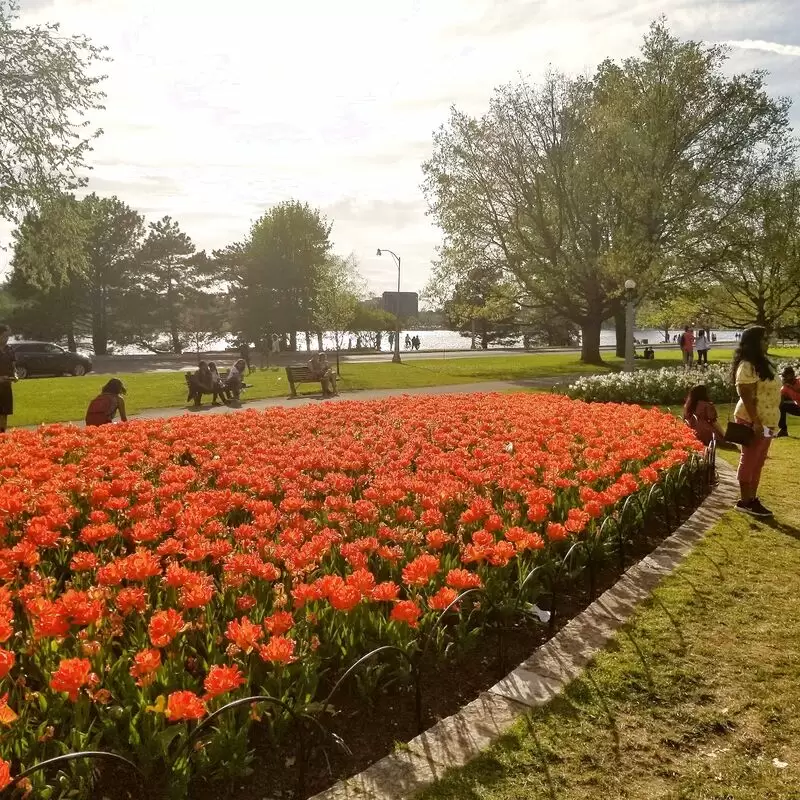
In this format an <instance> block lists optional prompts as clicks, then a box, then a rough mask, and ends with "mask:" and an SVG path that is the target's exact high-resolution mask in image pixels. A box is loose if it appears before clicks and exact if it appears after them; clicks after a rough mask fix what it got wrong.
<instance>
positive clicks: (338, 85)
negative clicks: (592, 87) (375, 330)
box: [0, 0, 798, 291]
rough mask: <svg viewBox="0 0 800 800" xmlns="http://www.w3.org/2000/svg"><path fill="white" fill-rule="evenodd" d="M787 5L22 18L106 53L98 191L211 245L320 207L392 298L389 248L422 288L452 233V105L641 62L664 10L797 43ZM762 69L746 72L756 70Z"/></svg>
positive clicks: (678, 26)
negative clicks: (448, 212) (383, 253)
mask: <svg viewBox="0 0 800 800" xmlns="http://www.w3.org/2000/svg"><path fill="white" fill-rule="evenodd" d="M790 2H791V0H784V1H783V2H780V0H726V1H725V2H724V3H723V2H720V0H503V1H502V2H495V0H433V1H431V0H428V1H427V2H424V0H394V2H392V3H387V2H375V0H339V1H338V2H336V3H331V2H329V1H328V0H292V2H291V3H286V2H283V0H226V2H225V3H221V4H220V3H212V2H211V0H52V1H51V2H48V0H22V9H23V14H24V15H26V18H27V19H28V20H30V21H43V20H49V21H58V22H61V23H62V25H63V28H64V30H66V31H68V32H81V33H86V34H88V35H90V36H91V37H92V38H93V39H94V40H95V41H96V42H97V43H99V44H106V45H108V46H109V49H110V54H111V55H112V56H113V58H114V61H113V63H111V64H110V65H108V73H109V79H108V81H107V85H106V91H107V94H108V99H107V102H106V106H107V110H106V111H105V112H103V114H102V115H101V117H100V118H99V119H98V120H97V122H98V124H100V125H102V127H103V128H104V130H105V135H104V136H103V137H102V138H101V139H100V140H99V141H98V142H97V145H96V148H95V151H94V153H93V154H92V164H93V167H94V169H93V171H92V173H91V183H90V189H96V190H97V191H98V192H99V193H104V194H110V193H115V194H117V195H118V196H119V197H121V198H122V199H124V200H126V201H127V202H129V203H130V204H131V205H133V206H135V207H137V208H139V209H141V210H146V211H147V215H148V218H149V219H155V218H157V217H160V216H163V215H164V214H169V215H171V216H173V217H174V218H176V219H177V220H179V221H180V222H181V223H182V224H183V227H184V228H185V229H186V230H187V232H188V233H189V234H190V235H191V236H192V237H193V238H194V239H195V241H196V242H197V244H198V245H199V246H200V247H205V248H216V247H221V246H224V245H225V244H227V243H229V242H230V241H233V240H235V239H238V238H240V237H242V236H243V235H244V234H245V233H246V231H247V230H248V228H249V226H250V224H251V222H252V220H253V219H255V218H256V217H258V216H259V215H260V213H261V212H262V211H263V210H264V209H265V208H266V207H268V206H269V205H270V204H273V203H275V202H278V201H280V200H283V199H288V198H292V197H293V198H297V199H300V200H303V201H308V202H309V203H312V204H314V205H317V206H319V207H320V208H321V209H322V210H323V211H324V212H325V213H327V214H328V215H329V216H330V218H331V219H332V220H333V221H334V229H333V238H334V241H335V244H336V247H337V249H338V250H339V251H341V252H342V253H349V252H351V251H353V252H355V253H356V255H357V256H358V257H359V259H360V260H361V263H362V267H363V269H364V272H365V274H366V275H367V277H368V278H369V280H370V284H371V287H372V288H373V289H374V290H376V291H383V290H385V289H391V288H392V286H393V284H394V281H395V280H396V273H395V271H394V265H393V263H391V262H390V261H389V260H387V259H385V258H384V259H380V258H377V257H376V256H375V249H376V248H377V247H390V248H392V249H394V250H396V251H397V252H398V253H399V254H400V255H401V256H402V258H403V289H406V290H421V289H422V288H423V286H424V284H425V281H426V279H427V275H428V272H429V267H430V262H431V259H432V258H433V256H434V249H435V246H436V244H437V243H438V241H439V238H440V237H439V234H438V232H437V231H436V230H435V229H434V228H433V227H432V226H431V224H430V220H429V219H428V218H427V217H426V216H425V204H424V201H423V198H422V195H421V192H420V188H419V187H420V183H421V181H422V174H421V170H420V164H421V161H422V160H423V159H424V158H426V157H427V155H428V154H429V153H430V147H431V134H432V132H433V130H434V129H435V128H437V127H438V126H439V125H441V124H442V123H443V122H444V121H445V120H446V119H447V116H448V113H449V106H450V105H451V104H456V105H458V106H459V107H460V108H463V109H464V110H466V111H468V112H471V113H480V112H481V111H482V110H483V109H484V108H485V107H486V104H487V101H488V99H489V97H490V95H491V93H492V91H493V88H494V87H495V86H497V85H499V84H502V83H505V82H508V81H513V80H515V79H516V77H517V75H518V74H519V73H520V72H522V73H529V74H531V75H533V76H536V75H539V74H541V73H542V72H543V71H544V70H545V69H546V68H547V67H548V65H553V66H554V67H556V68H560V69H563V70H565V71H567V72H573V73H574V72H584V71H591V69H592V68H593V67H594V66H595V65H596V64H597V63H598V61H600V60H601V59H602V58H604V57H606V56H612V57H615V58H619V57H624V56H627V55H630V54H632V53H633V52H635V50H636V48H637V47H638V44H639V42H640V41H641V37H642V35H643V34H644V32H645V30H646V28H647V26H648V24H649V23H650V21H651V20H652V19H654V18H655V17H657V16H658V15H659V14H660V13H662V12H663V13H665V14H666V15H667V16H668V19H669V22H670V23H671V24H672V25H673V26H674V29H675V31H676V32H677V33H678V34H679V35H681V36H686V37H692V38H695V39H703V40H709V39H714V40H720V39H726V40H730V41H732V42H736V43H738V45H739V46H741V44H742V41H756V37H758V41H759V42H760V40H762V39H763V41H764V42H767V43H768V42H769V40H770V39H774V38H787V37H790V35H791V28H792V26H794V28H795V29H797V28H798V25H797V23H796V22H795V21H794V15H793V12H792V9H791V7H790ZM745 37H748V38H747V39H745ZM797 38H798V37H795V39H797ZM784 47H790V46H788V45H786V46H784ZM773 52H775V51H773ZM753 57H756V52H755V51H751V52H749V53H747V54H746V56H745V54H742V55H741V57H740V58H741V59H745V60H744V61H742V62H741V63H745V64H746V65H747V68H752V66H758V65H759V64H752V63H751V60H750V59H751V58H753ZM773 58H774V56H773ZM732 63H733V64H734V66H736V64H737V63H739V62H737V57H736V56H734V58H732ZM770 63H772V62H770ZM737 68H738V67H737ZM0 241H5V236H4V235H3V234H2V232H0Z"/></svg>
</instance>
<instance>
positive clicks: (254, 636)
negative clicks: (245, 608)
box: [225, 617, 264, 653]
mask: <svg viewBox="0 0 800 800" xmlns="http://www.w3.org/2000/svg"><path fill="white" fill-rule="evenodd" d="M225 637H226V638H227V639H229V640H230V641H231V642H233V643H234V644H235V645H236V646H237V647H238V648H239V649H240V650H243V651H244V652H245V653H252V652H253V650H255V648H256V645H257V644H258V642H260V641H261V639H263V638H264V631H262V630H261V626H260V625H256V624H255V622H251V621H250V619H249V618H248V617H242V618H241V620H239V621H238V622H237V621H236V620H231V621H230V622H229V623H228V627H227V629H226V630H225Z"/></svg>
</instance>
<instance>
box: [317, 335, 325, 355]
mask: <svg viewBox="0 0 800 800" xmlns="http://www.w3.org/2000/svg"><path fill="white" fill-rule="evenodd" d="M323 347H324V345H323V344H322V331H317V349H318V350H319V351H320V352H322V349H323Z"/></svg>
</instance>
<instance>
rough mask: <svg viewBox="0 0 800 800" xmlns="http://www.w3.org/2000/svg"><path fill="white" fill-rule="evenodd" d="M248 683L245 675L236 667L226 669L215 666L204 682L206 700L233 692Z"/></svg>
mask: <svg viewBox="0 0 800 800" xmlns="http://www.w3.org/2000/svg"><path fill="white" fill-rule="evenodd" d="M246 682H247V681H246V679H245V677H244V675H242V672H241V670H240V669H239V667H237V666H236V665H234V666H230V667H225V666H221V665H219V664H215V665H214V666H213V667H211V669H210V670H209V671H208V675H206V679H205V680H204V681H203V686H204V687H205V690H206V695H205V698H204V699H205V700H210V699H211V698H213V697H219V696H220V695H221V694H227V693H228V692H232V691H233V690H234V689H238V688H239V687H240V686H241V685H242V684H243V683H246Z"/></svg>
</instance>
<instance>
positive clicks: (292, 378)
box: [286, 364, 322, 397]
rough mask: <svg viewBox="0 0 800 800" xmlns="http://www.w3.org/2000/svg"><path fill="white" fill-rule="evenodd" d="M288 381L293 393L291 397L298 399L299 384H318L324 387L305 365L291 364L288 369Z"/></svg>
mask: <svg viewBox="0 0 800 800" xmlns="http://www.w3.org/2000/svg"><path fill="white" fill-rule="evenodd" d="M286 380H287V381H289V388H290V389H291V391H292V393H291V395H290V397H297V384H298V383H318V384H319V385H320V388H321V387H322V381H321V380H320V379H319V378H315V377H314V373H313V372H311V370H310V369H309V368H308V367H307V366H306V365H305V364H291V365H290V366H288V367H286Z"/></svg>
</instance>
